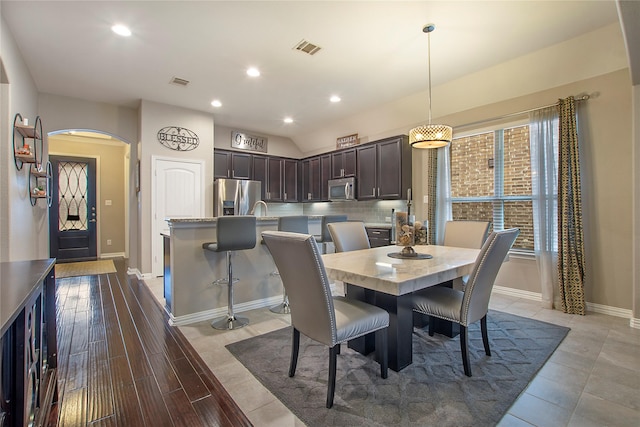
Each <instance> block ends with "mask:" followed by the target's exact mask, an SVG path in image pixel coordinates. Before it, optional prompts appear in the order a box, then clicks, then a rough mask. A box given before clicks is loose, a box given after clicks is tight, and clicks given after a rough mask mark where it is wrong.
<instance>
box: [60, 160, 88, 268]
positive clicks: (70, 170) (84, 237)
mask: <svg viewBox="0 0 640 427" xmlns="http://www.w3.org/2000/svg"><path fill="white" fill-rule="evenodd" d="M49 160H50V161H51V166H52V172H53V179H52V182H53V185H52V187H53V188H52V192H51V207H50V208H49V252H50V256H51V257H54V258H57V260H58V262H71V261H89V260H95V259H96V258H97V243H96V242H97V239H96V159H91V158H82V157H71V156H49Z"/></svg>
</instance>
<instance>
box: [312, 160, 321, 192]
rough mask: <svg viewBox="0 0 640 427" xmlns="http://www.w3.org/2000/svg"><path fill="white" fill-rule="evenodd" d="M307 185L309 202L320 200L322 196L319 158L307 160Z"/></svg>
mask: <svg viewBox="0 0 640 427" xmlns="http://www.w3.org/2000/svg"><path fill="white" fill-rule="evenodd" d="M309 183H310V186H309V187H310V188H309V189H310V192H311V200H320V199H321V196H322V194H321V189H320V157H313V158H311V159H309Z"/></svg>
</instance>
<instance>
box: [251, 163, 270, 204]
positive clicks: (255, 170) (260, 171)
mask: <svg viewBox="0 0 640 427" xmlns="http://www.w3.org/2000/svg"><path fill="white" fill-rule="evenodd" d="M251 163H252V167H251V176H252V179H253V180H254V181H260V183H261V185H260V199H261V200H266V199H267V197H266V196H267V169H268V163H267V157H266V156H252V159H251Z"/></svg>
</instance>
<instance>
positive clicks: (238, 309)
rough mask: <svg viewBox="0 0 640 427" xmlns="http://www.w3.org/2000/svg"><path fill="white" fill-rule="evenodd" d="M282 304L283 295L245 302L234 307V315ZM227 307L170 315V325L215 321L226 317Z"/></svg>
mask: <svg viewBox="0 0 640 427" xmlns="http://www.w3.org/2000/svg"><path fill="white" fill-rule="evenodd" d="M281 302H282V295H276V296H273V297H270V298H264V299H259V300H254V301H248V302H243V303H239V304H234V305H233V311H234V313H242V312H243V311H249V310H255V309H257V308H264V307H271V306H274V305H278V304H280V303H281ZM226 314H227V307H218V308H214V309H213V310H205V311H200V312H198V313H191V314H187V315H184V316H174V315H173V314H171V313H169V325H171V326H185V325H189V324H191V323H196V322H202V321H205V320H213V319H215V318H216V317H222V316H226Z"/></svg>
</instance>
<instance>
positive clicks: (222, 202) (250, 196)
mask: <svg viewBox="0 0 640 427" xmlns="http://www.w3.org/2000/svg"><path fill="white" fill-rule="evenodd" d="M261 186H262V183H261V182H260V181H249V180H246V179H222V178H218V179H216V180H215V181H214V182H213V214H214V215H215V216H225V215H249V212H250V211H251V208H253V205H254V204H255V203H256V202H257V201H258V200H260V194H261Z"/></svg>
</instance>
